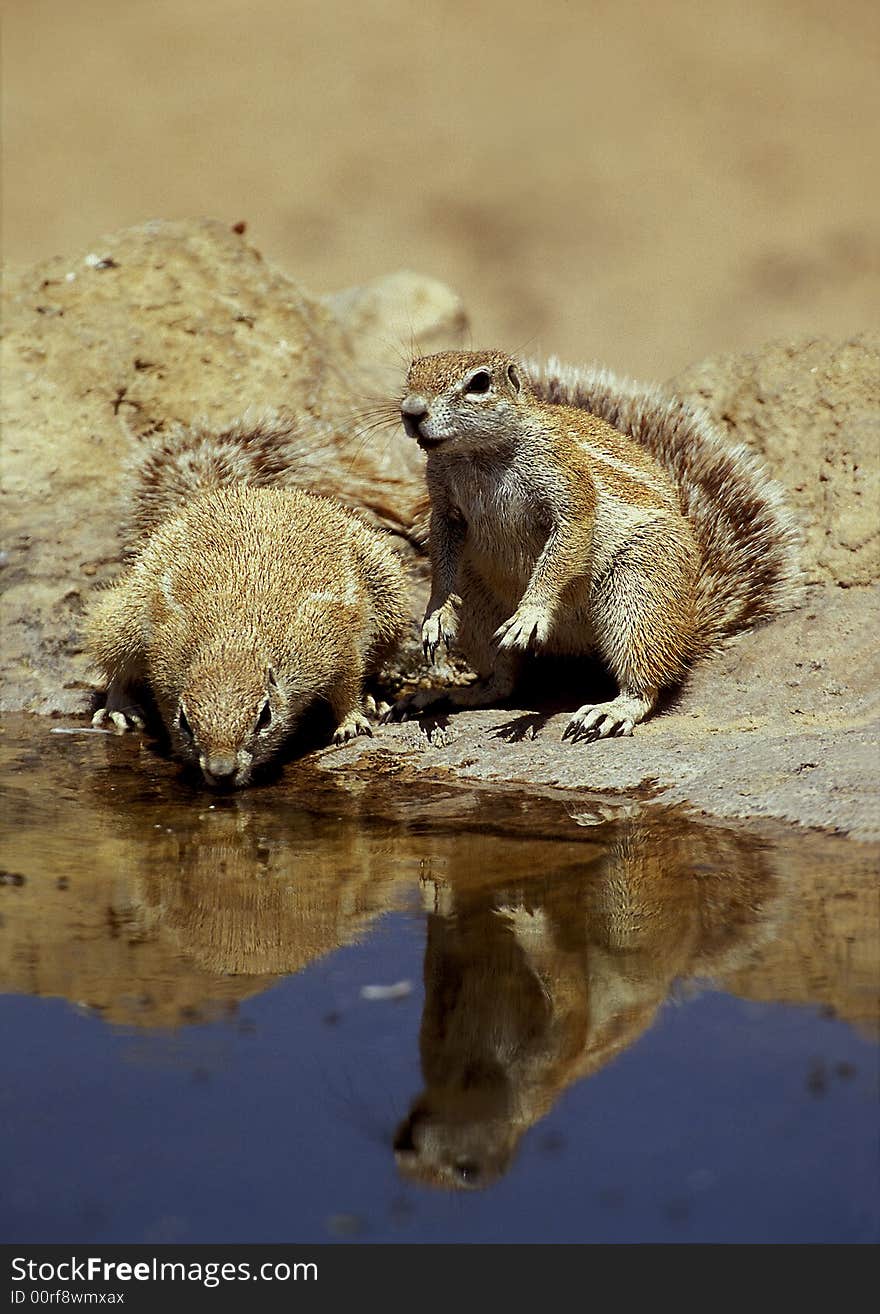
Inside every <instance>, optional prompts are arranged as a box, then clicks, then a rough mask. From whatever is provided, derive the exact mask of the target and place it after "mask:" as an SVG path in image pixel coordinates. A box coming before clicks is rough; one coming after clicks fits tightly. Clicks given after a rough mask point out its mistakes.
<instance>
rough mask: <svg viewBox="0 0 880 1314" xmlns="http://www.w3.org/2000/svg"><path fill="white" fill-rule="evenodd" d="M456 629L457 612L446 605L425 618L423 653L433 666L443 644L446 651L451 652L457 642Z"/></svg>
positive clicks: (423, 625) (423, 624)
mask: <svg viewBox="0 0 880 1314" xmlns="http://www.w3.org/2000/svg"><path fill="white" fill-rule="evenodd" d="M456 629H457V621H456V616H455V612H454V610H453V609H452V608H451V607H450V606H448V605H446V604H444V606H442V607H438V609H437V610H436V611H432V612H430V613H429V614H428V615H427V616H426V617H425V619H424V622H423V623H422V651H423V652H424V654H425V657H426V658H427V660H428V661H429V662H430V663H431V664H432V665H433V664H434V659H435V657H436V655H437V649H438V648H439V647H440V644H441V643H443V644H445V645H446V651H447V652H449V650H450V649H451V647H452V645H453V643H454V642H455V634H456Z"/></svg>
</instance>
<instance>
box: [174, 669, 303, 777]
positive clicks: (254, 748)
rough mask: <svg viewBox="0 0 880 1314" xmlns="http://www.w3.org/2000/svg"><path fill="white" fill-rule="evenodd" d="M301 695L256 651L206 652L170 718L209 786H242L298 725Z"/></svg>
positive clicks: (184, 753)
mask: <svg viewBox="0 0 880 1314" xmlns="http://www.w3.org/2000/svg"><path fill="white" fill-rule="evenodd" d="M300 711H301V700H300V699H298V698H297V697H296V695H295V693H294V692H293V691H292V690H289V689H286V688H285V687H284V685H283V683H282V682H281V681H280V680H279V678H278V676H277V675H276V673H275V671H274V670H273V668H272V666H271V665H270V664H269V662H268V661H267V660H266V659H265V658H264V657H261V656H260V654H258V653H254V652H230V651H228V650H227V651H218V652H212V651H210V650H209V651H206V652H204V653H202V654H200V655H199V656H198V657H197V658H196V659H195V661H194V662H193V663H192V665H191V667H190V669H189V673H188V676H187V679H186V681H185V683H184V687H183V688H182V690H181V692H180V697H179V699H178V701H177V704H176V706H172V707H171V708H170V709H169V713H168V715H167V717H166V719H167V722H168V728H169V732H170V735H171V740H172V743H173V746H174V747H175V749H176V750H177V752H178V754H179V755H180V756H181V757H182V758H184V759H185V760H186V761H189V762H193V763H196V764H198V766H199V767H200V768H201V771H202V775H203V776H204V778H205V781H206V783H207V784H208V785H210V786H212V788H215V789H239V788H241V787H242V786H243V785H246V784H247V783H248V781H249V780H250V778H251V775H252V774H253V772H254V769H255V768H256V767H258V766H259V765H260V764H261V763H263V762H267V761H268V760H269V759H270V758H271V757H273V756H274V755H275V754H276V752H277V751H278V748H279V747H280V745H281V743H282V741H283V740H284V739H286V738H287V736H288V735H289V734H290V733H291V731H292V730H293V728H294V726H295V724H296V721H297V718H298V715H299V712H300Z"/></svg>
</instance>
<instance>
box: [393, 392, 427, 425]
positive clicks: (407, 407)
mask: <svg viewBox="0 0 880 1314" xmlns="http://www.w3.org/2000/svg"><path fill="white" fill-rule="evenodd" d="M400 411H401V414H402V415H411V416H413V417H414V418H417V419H419V420H423V419H424V418H425V416H426V415H427V414H428V403H427V402H426V401H425V399H424V397H423V396H422V395H421V393H418V392H411V393H410V394H409V396H407V397H404V399H403V401H402V402H401V403H400Z"/></svg>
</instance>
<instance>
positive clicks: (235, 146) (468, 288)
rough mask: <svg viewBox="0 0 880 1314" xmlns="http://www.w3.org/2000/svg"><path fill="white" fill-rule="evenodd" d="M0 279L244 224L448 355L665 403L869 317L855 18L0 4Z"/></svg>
mask: <svg viewBox="0 0 880 1314" xmlns="http://www.w3.org/2000/svg"><path fill="white" fill-rule="evenodd" d="M2 11H3V16H4V100H5V107H4V120H5V122H4V128H5V132H4V137H5V143H4V147H5V148H4V164H3V168H4V175H5V176H4V211H5V213H4V248H5V250H4V255H5V258H6V260H7V261H8V262H10V263H11V264H13V265H19V264H22V263H26V262H30V261H33V260H37V259H39V258H42V257H44V256H49V255H52V254H55V253H60V252H66V251H71V252H75V251H77V250H78V249H80V248H81V247H83V246H88V245H89V244H91V243H93V242H94V241H95V240H96V239H97V237H98V236H99V235H100V234H101V233H104V232H109V231H112V230H114V229H117V228H120V227H124V226H127V225H130V224H136V223H139V222H141V221H143V220H145V219H148V218H156V217H161V218H179V217H184V216H195V215H203V214H209V215H214V216H217V217H219V218H222V219H226V220H228V221H229V222H230V223H234V222H236V221H238V220H242V219H245V220H247V221H248V224H249V230H248V236H249V239H250V240H252V241H253V242H254V243H255V244H256V245H257V246H258V247H260V248H261V249H262V250H263V252H264V253H265V254H266V255H267V256H269V257H271V258H274V259H275V260H277V261H278V262H280V263H281V264H282V265H283V266H284V267H285V268H286V269H287V271H288V272H289V273H290V274H292V275H293V276H294V277H295V278H297V279H298V280H300V281H301V282H302V283H304V284H305V285H306V286H308V287H310V288H312V289H314V290H315V291H321V292H323V291H330V290H333V289H336V288H339V287H342V286H344V285H347V284H351V283H358V282H362V281H364V280H365V279H367V278H370V277H372V276H373V275H376V274H380V273H383V272H387V271H391V270H395V269H399V268H404V267H409V268H412V269H415V270H418V271H420V272H423V273H429V274H433V275H435V276H437V277H439V278H442V279H444V280H446V281H447V282H449V283H450V284H452V285H453V286H454V287H455V288H456V289H457V290H458V291H459V292H461V293H462V295H463V296H464V298H465V302H466V304H467V306H468V308H469V310H470V312H471V315H472V319H473V328H474V331H473V337H474V343H475V345H479V344H484V345H489V344H498V345H503V346H507V347H512V348H519V347H523V346H526V347H527V348H528V349H529V351H533V352H538V351H543V352H551V351H556V352H558V353H560V354H562V355H563V356H567V357H570V358H576V359H595V358H598V359H601V360H604V361H606V362H607V363H608V364H610V365H611V366H612V367H614V368H616V369H620V370H624V371H628V372H631V373H635V374H638V375H641V376H645V377H649V376H656V377H664V376H668V375H670V374H673V373H674V372H675V371H677V370H678V369H680V368H681V367H683V366H685V365H686V364H688V363H689V362H691V361H692V360H695V359H699V358H701V357H705V356H707V355H710V354H712V353H715V352H718V351H724V350H738V349H743V348H745V349H748V348H751V347H755V346H758V345H759V344H761V343H762V342H764V341H766V340H767V339H770V338H774V337H780V336H790V335H792V334H799V333H812V332H817V333H825V334H829V335H832V336H834V335H837V336H840V335H845V334H848V333H850V332H852V331H854V330H857V329H860V328H864V327H868V326H870V325H871V324H876V322H877V311H878V307H880V149H878V141H880V130H878V124H880V17H878V15H880V5H878V4H877V3H876V0H836V2H835V3H833V4H832V3H830V2H829V0H751V2H749V3H744V4H740V5H737V4H730V3H714V2H711V0H710V2H709V3H705V2H703V3H700V2H699V0H673V2H671V3H650V2H649V0H641V2H637V3H632V4H627V3H622V2H620V3H613V2H612V0H584V2H583V3H568V2H566V0H540V2H539V3H538V2H536V3H532V4H526V3H522V0H507V3H503V2H502V0H473V2H470V3H469V2H468V0H425V2H423V3H407V2H406V0H362V2H361V3H348V2H343V0H325V2H324V3H308V2H307V0H148V2H147V0H3V7H2Z"/></svg>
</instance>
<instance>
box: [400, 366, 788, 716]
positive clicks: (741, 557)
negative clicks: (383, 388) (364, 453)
mask: <svg viewBox="0 0 880 1314" xmlns="http://www.w3.org/2000/svg"><path fill="white" fill-rule="evenodd" d="M401 413H402V416H403V421H404V427H405V428H406V430H407V432H408V433H409V434H410V435H411V436H412V437H413V438H415V439H416V441H417V442H418V443H419V446H420V447H422V448H423V450H424V451H425V452H426V454H427V465H426V478H427V484H428V491H429V494H430V499H431V522H430V534H429V545H430V553H431V561H432V591H431V597H430V600H429V603H428V608H427V612H426V615H425V621H424V625H423V642H424V646H425V650H426V653H427V654H428V655H429V656H430V657H432V658H433V656H434V655H435V653H436V651H437V648H438V647H439V646H440V645H441V644H444V645H445V646H446V647H451V646H453V645H455V646H457V647H458V648H459V649H460V650H461V651H462V653H463V655H464V656H465V657H466V658H467V660H468V661H469V662H470V664H471V665H472V666H473V667H474V669H475V670H476V671H477V673H478V675H479V676H480V677H482V683H478V684H477V685H474V686H471V687H470V688H467V689H464V690H450V691H448V693H447V692H444V693H442V694H439V693H428V694H420V695H416V696H415V697H414V698H413V699H410V700H409V701H408V702H407V703H406V704H401V705H399V707H398V709H396V711H397V714H398V715H406V714H408V713H409V712H410V711H413V710H420V709H421V708H422V707H425V706H428V705H430V703H431V702H433V701H437V700H438V699H440V698H442V699H444V700H448V701H450V702H452V703H453V704H454V705H458V706H485V705H489V704H491V703H493V702H495V701H497V700H499V699H502V698H505V697H507V696H509V694H510V693H511V692H512V690H513V687H514V685H515V681H516V678H517V675H518V672H519V669H520V667H521V663H522V660H523V658H524V656H525V655H526V654H527V653H528V652H529V651H532V650H540V651H542V652H545V653H550V654H567V655H573V656H577V655H581V654H587V653H590V652H594V653H598V654H599V656H600V657H601V658H602V660H603V661H604V663H605V664H606V666H607V667H608V669H609V670H610V671H611V673H612V674H613V675H614V677H615V678H616V680H617V682H618V686H619V689H620V693H619V696H618V697H617V698H615V699H613V700H611V701H610V702H608V703H603V704H598V705H592V704H586V705H585V706H583V707H581V708H580V709H579V710H578V711H577V712H576V713H575V715H574V717H573V718H572V720H571V721H570V722H569V725H568V727H567V729H566V731H565V735H564V737H566V738H573V739H581V738H597V737H604V736H606V735H609V734H615V733H619V734H629V733H631V732H632V729H633V726H634V725H636V724H637V723H638V722H639V721H641V720H643V719H644V718H645V717H646V716H647V715H648V714H649V712H650V711H651V710H652V708H653V707H654V705H655V703H656V700H657V697H658V695H659V692H660V690H661V689H663V688H664V687H667V686H670V685H673V684H675V683H677V682H678V681H680V680H681V678H682V677H683V676H684V674H685V673H686V671H687V669H688V667H689V666H690V664H691V663H692V662H693V661H694V660H695V659H697V658H698V657H700V656H702V655H704V654H706V653H708V652H710V651H712V650H713V648H715V647H716V646H717V645H718V644H719V643H720V642H721V640H722V639H724V638H725V637H726V636H728V635H730V634H733V633H736V632H737V631H738V630H741V629H744V628H746V627H748V626H750V625H753V624H756V623H758V622H759V621H761V620H766V619H768V618H769V617H770V616H772V615H774V614H776V613H777V612H778V611H781V610H784V609H785V608H786V607H787V606H791V605H793V603H794V601H795V598H796V584H797V577H798V570H797V561H796V547H797V534H796V532H795V529H794V526H793V524H792V522H791V520H790V519H789V517H788V514H787V512H786V511H785V508H784V505H783V503H782V497H781V493H780V490H778V489H777V488H776V486H775V485H773V484H771V482H770V480H769V479H767V477H766V476H765V475H764V473H763V471H762V470H761V467H760V465H759V463H758V462H757V461H755V460H754V458H753V457H751V456H750V455H749V454H748V453H747V452H746V451H745V450H744V449H742V448H734V449H730V448H726V447H725V446H724V444H723V443H722V442H721V440H720V439H719V438H718V436H717V434H716V432H715V431H714V429H713V427H712V425H711V423H710V421H709V420H708V417H706V416H703V415H702V414H700V413H699V412H695V411H691V410H689V409H688V408H687V407H685V406H684V404H683V403H681V402H678V401H676V400H674V399H671V398H668V397H665V396H663V395H662V394H660V393H659V392H655V391H653V390H646V389H639V388H637V387H636V386H635V385H626V384H622V385H619V384H618V383H617V381H616V380H614V379H613V376H610V375H607V374H601V373H595V372H594V373H592V374H591V373H590V372H588V371H578V370H572V369H568V368H566V367H563V366H559V365H557V364H555V363H553V362H550V363H549V364H548V365H547V366H535V365H529V366H528V367H527V368H526V367H523V366H522V365H520V364H519V362H517V361H516V360H514V359H513V358H511V357H509V356H507V355H505V354H504V353H502V352H496V351H488V352H445V353H441V354H439V355H436V356H427V357H421V358H420V359H417V360H415V361H414V362H413V363H412V366H411V368H410V371H409V375H408V381H407V394H406V396H405V397H404V399H403V401H402V403H401Z"/></svg>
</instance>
